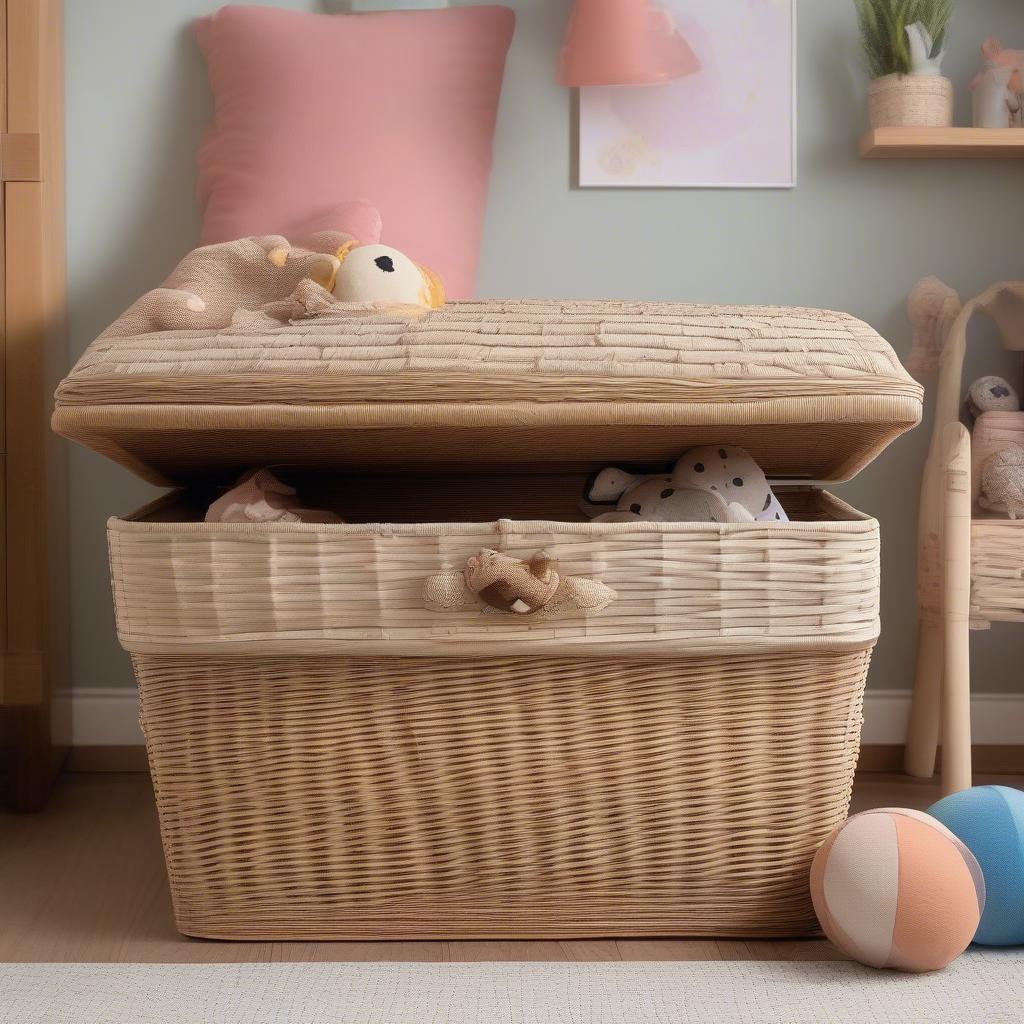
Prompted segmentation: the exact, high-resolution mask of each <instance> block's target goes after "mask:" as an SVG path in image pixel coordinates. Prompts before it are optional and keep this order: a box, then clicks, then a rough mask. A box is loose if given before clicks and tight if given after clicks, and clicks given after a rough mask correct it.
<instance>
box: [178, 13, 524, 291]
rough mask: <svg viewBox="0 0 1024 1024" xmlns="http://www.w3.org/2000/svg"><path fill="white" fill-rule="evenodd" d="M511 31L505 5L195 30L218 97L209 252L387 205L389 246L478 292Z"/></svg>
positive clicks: (212, 20)
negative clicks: (218, 245) (222, 244)
mask: <svg viewBox="0 0 1024 1024" xmlns="http://www.w3.org/2000/svg"><path fill="white" fill-rule="evenodd" d="M514 24H515V18H514V15H513V14H512V12H511V11H510V10H509V9H508V8H506V7H453V8H439V9H434V10H418V11H392V12H386V13H379V14H347V15H337V14H306V13H301V12H295V11H283V10H278V9H276V8H273V7H235V6H230V7H224V8H222V9H221V10H219V11H218V12H217V13H216V14H214V15H212V16H211V17H208V18H203V19H201V20H200V21H198V22H196V26H195V28H196V36H197V38H198V40H199V45H200V47H201V48H202V50H203V53H204V54H205V55H206V60H207V63H208V65H209V73H210V85H211V87H212V89H213V94H214V101H215V108H214V109H215V114H214V125H213V127H212V129H211V130H210V132H209V134H208V136H207V138H206V139H205V141H204V142H203V145H202V147H201V148H200V152H199V185H198V191H199V199H200V202H201V203H202V205H203V211H204V212H203V239H202V240H203V243H204V244H207V243H211V242H219V241H225V240H228V239H234V238H241V237H244V236H246V235H261V234H268V233H275V232H279V233H283V234H287V230H286V229H287V228H288V227H289V226H290V225H293V224H297V223H298V224H302V225H304V227H310V226H314V225H313V222H314V221H315V220H316V219H317V218H318V216H320V215H321V211H329V210H335V211H337V210H344V209H350V212H351V211H354V210H357V209H358V210H362V212H363V214H366V213H367V211H368V210H370V209H372V208H373V207H376V209H377V210H379V211H380V217H381V218H382V220H383V226H384V241H386V242H387V243H388V244H389V245H393V246H395V247H396V248H398V249H401V250H403V251H404V252H406V253H407V254H408V255H409V256H411V257H412V258H413V259H414V260H416V262H417V263H422V264H424V265H425V266H428V267H430V268H431V269H432V270H435V271H437V272H438V273H439V274H440V275H441V278H442V279H443V281H444V284H445V287H446V290H447V292H448V294H449V295H450V296H451V297H453V298H465V297H468V296H470V295H471V294H472V292H473V282H474V279H475V276H476V263H477V257H478V254H479V247H480V234H481V229H482V223H483V216H484V207H485V204H486V199H487V183H488V179H489V177H490V170H491V143H492V139H493V136H494V121H495V117H496V113H497V106H498V97H499V95H500V92H501V79H502V74H503V73H504V67H505V54H506V53H507V51H508V47H509V43H510V42H511V40H512V30H513V27H514ZM350 200H361V201H363V202H362V204H356V206H355V207H351V208H346V207H345V206H344V204H346V203H347V202H349V201H350ZM342 219H344V217H342ZM368 219H369V220H370V221H372V219H373V218H372V216H369V217H368ZM335 220H337V217H335ZM322 226H323V227H330V228H335V229H340V230H346V231H350V232H351V233H353V234H356V235H358V234H359V233H360V232H359V230H353V228H354V227H355V225H354V224H350V223H340V222H338V223H335V222H334V221H332V222H331V223H325V224H323V225H322ZM363 241H372V239H363Z"/></svg>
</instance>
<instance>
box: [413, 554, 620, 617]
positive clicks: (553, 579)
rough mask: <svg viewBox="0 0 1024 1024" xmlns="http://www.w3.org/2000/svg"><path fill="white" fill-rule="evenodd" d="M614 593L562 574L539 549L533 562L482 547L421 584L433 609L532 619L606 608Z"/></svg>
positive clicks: (553, 562)
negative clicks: (458, 568)
mask: <svg viewBox="0 0 1024 1024" xmlns="http://www.w3.org/2000/svg"><path fill="white" fill-rule="evenodd" d="M615 597H616V594H615V591H614V590H612V589H611V588H610V587H606V586H605V585H604V584H603V583H599V582H598V581H597V580H592V579H587V578H586V577H585V576H563V575H561V573H559V572H558V563H557V562H556V561H555V560H554V559H552V558H551V556H550V555H548V553H547V552H545V551H541V552H539V553H538V554H536V555H534V556H533V558H532V559H530V561H529V562H523V561H520V560H519V559H518V558H513V557H511V556H510V555H504V554H502V553H501V552H500V551H492V550H490V549H484V550H483V551H481V552H480V554H479V555H474V556H473V557H472V558H470V559H469V560H468V561H467V562H466V568H465V569H463V570H462V572H456V571H454V570H452V571H449V572H443V573H438V574H437V575H436V576H431V577H429V578H428V579H427V581H426V582H425V583H424V585H423V600H424V604H425V605H426V606H427V608H429V609H430V610H431V611H437V612H441V611H464V610H465V609H467V608H476V609H477V610H478V611H482V612H484V613H489V612H506V613H509V614H512V615H522V616H529V617H531V618H533V619H553V618H569V617H573V616H578V615H587V614H592V613H596V612H599V611H603V610H604V609H605V608H607V607H608V606H609V605H610V604H611V603H612V602H613V601H614V600H615Z"/></svg>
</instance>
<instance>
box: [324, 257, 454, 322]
mask: <svg viewBox="0 0 1024 1024" xmlns="http://www.w3.org/2000/svg"><path fill="white" fill-rule="evenodd" d="M335 255H336V258H337V262H336V264H335V266H334V268H333V271H334V272H333V275H331V276H330V278H329V279H328V280H323V279H322V278H321V277H320V276H319V275H321V274H322V272H323V268H322V267H320V268H316V270H315V271H314V273H312V274H311V275H310V276H312V277H313V279H314V280H316V281H318V283H320V284H323V285H324V287H325V288H326V289H327V290H328V291H329V292H331V293H332V294H333V295H334V297H335V298H336V299H337V300H338V301H339V302H355V303H363V304H371V305H376V306H422V307H423V308H425V309H438V308H439V307H440V306H443V305H444V301H445V295H444V286H443V285H442V283H441V279H440V278H439V277H438V276H437V274H435V273H434V272H433V271H432V270H428V269H427V268H426V267H421V266H420V265H419V264H417V263H414V262H413V261H412V260H411V259H409V257H408V256H406V255H405V253H402V252H399V251H398V250H397V249H392V248H391V247H390V246H387V245H359V244H358V243H355V242H352V243H349V244H348V245H345V246H342V247H341V248H340V249H339V250H338V251H337V253H336V254H335Z"/></svg>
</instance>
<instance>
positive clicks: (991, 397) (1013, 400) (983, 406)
mask: <svg viewBox="0 0 1024 1024" xmlns="http://www.w3.org/2000/svg"><path fill="white" fill-rule="evenodd" d="M967 408H968V410H969V411H970V413H971V415H972V416H974V417H978V416H981V415H982V414H983V413H986V412H1019V411H1020V399H1019V398H1018V397H1017V392H1016V391H1015V390H1014V388H1013V385H1012V384H1011V383H1010V382H1009V381H1008V380H1005V379H1004V378H1002V377H992V376H989V377H979V378H978V379H977V380H976V381H975V382H974V383H973V384H972V385H971V386H970V387H969V388H968V389H967Z"/></svg>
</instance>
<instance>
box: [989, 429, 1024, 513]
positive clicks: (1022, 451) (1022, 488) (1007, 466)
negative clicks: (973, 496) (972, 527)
mask: <svg viewBox="0 0 1024 1024" xmlns="http://www.w3.org/2000/svg"><path fill="white" fill-rule="evenodd" d="M978 504H979V505H980V506H981V507H982V508H983V509H986V510H987V511H989V512H1001V513H1002V514H1003V515H1006V516H1009V517H1010V518H1011V519H1024V445H1019V444H1011V445H1009V446H1008V447H1006V448H1004V449H1003V450H1002V451H1000V452H996V453H995V455H990V456H989V457H988V458H987V459H986V460H985V462H984V464H983V465H982V467H981V494H980V495H979V496H978Z"/></svg>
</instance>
